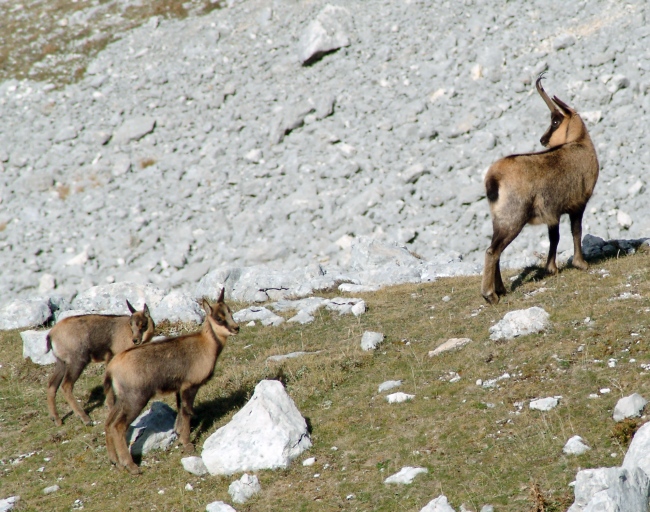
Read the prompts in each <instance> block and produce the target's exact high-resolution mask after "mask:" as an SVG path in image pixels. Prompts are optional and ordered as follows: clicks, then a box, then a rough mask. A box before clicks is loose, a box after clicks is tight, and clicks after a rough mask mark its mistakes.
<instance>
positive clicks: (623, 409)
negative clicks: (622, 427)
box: [613, 393, 648, 421]
mask: <svg viewBox="0 0 650 512" xmlns="http://www.w3.org/2000/svg"><path fill="white" fill-rule="evenodd" d="M647 403H648V401H647V400H646V399H645V398H643V397H642V396H641V395H639V394H638V393H632V394H631V395H630V396H626V397H623V398H621V399H620V400H619V401H618V402H616V407H614V414H613V418H614V421H623V420H624V419H626V418H633V417H635V416H641V413H642V412H643V409H644V407H645V406H646V404H647Z"/></svg>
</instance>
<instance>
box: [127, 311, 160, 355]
mask: <svg viewBox="0 0 650 512" xmlns="http://www.w3.org/2000/svg"><path fill="white" fill-rule="evenodd" d="M126 307H127V308H129V311H130V312H131V319H130V324H131V332H132V333H133V344H134V345H142V344H143V343H147V342H148V341H150V340H151V338H152V337H153V333H154V330H155V329H156V326H155V324H154V322H153V318H151V315H150V314H149V308H148V307H147V305H146V304H145V305H144V308H142V311H141V312H140V311H137V310H136V309H135V308H134V307H133V306H132V305H131V303H130V302H129V301H128V300H127V301H126Z"/></svg>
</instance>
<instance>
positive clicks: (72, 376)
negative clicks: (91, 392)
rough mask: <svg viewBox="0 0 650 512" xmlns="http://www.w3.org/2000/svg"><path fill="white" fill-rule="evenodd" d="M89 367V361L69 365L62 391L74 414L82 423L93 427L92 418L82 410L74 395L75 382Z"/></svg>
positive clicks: (74, 362)
mask: <svg viewBox="0 0 650 512" xmlns="http://www.w3.org/2000/svg"><path fill="white" fill-rule="evenodd" d="M87 365H88V361H73V362H72V363H71V364H68V365H67V371H66V372H65V375H64V377H63V384H61V391H63V396H64V397H65V399H66V400H67V402H68V404H70V407H71V408H72V410H73V411H74V413H75V414H76V415H77V416H79V417H80V418H81V421H83V422H84V423H85V424H86V425H92V424H93V421H92V420H91V419H90V416H88V414H86V411H84V410H83V409H82V408H81V406H80V405H79V403H78V402H77V399H76V398H75V397H74V394H73V393H72V389H73V388H74V384H75V382H77V380H78V379H79V376H80V375H81V372H82V371H83V370H84V368H85V367H86V366H87Z"/></svg>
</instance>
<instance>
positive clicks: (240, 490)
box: [228, 473, 262, 503]
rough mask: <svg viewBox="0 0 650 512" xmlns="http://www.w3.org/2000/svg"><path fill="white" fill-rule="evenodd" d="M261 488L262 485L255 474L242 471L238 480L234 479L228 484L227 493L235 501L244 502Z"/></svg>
mask: <svg viewBox="0 0 650 512" xmlns="http://www.w3.org/2000/svg"><path fill="white" fill-rule="evenodd" d="M261 490H262V487H261V486H260V482H259V480H258V479H257V476H255V475H249V474H248V473H244V474H243V475H242V477H241V478H240V479H239V480H235V481H234V482H233V483H231V484H230V486H229V487H228V494H230V497H231V498H232V501H234V502H235V503H246V502H247V501H248V500H249V499H250V498H251V497H252V496H254V495H255V494H257V493H258V492H260V491H261Z"/></svg>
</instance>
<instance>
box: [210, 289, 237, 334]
mask: <svg viewBox="0 0 650 512" xmlns="http://www.w3.org/2000/svg"><path fill="white" fill-rule="evenodd" d="M224 293H225V289H224V288H222V289H221V294H220V295H219V299H218V300H217V302H215V303H214V304H212V305H210V303H209V302H208V301H207V300H205V299H203V309H204V310H205V314H206V317H205V321H206V322H208V323H209V324H210V326H211V327H212V330H213V331H214V332H215V334H217V335H219V336H226V337H227V336H231V335H233V334H237V333H238V332H239V325H237V323H236V322H235V321H234V320H233V318H232V312H231V311H230V307H228V304H226V303H225V302H224Z"/></svg>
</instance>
